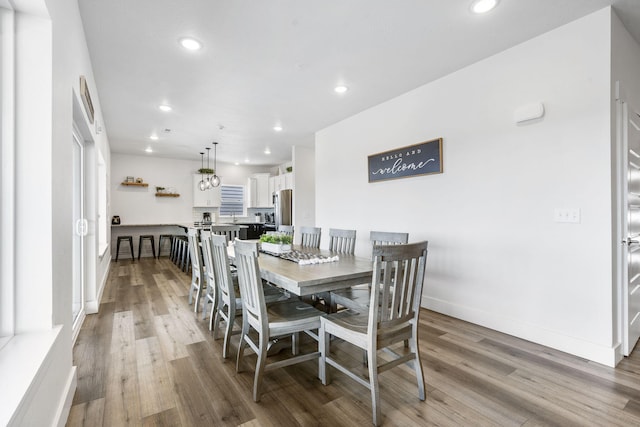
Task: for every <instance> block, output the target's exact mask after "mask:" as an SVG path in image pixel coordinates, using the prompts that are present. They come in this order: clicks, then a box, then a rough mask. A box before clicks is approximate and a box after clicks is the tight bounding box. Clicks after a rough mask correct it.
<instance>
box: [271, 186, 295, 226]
mask: <svg viewBox="0 0 640 427" xmlns="http://www.w3.org/2000/svg"><path fill="white" fill-rule="evenodd" d="M273 211H274V214H275V218H274V219H275V221H274V222H275V224H276V230H277V229H278V227H279V226H280V225H293V190H280V191H276V192H275V193H273Z"/></svg>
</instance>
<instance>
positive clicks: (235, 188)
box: [220, 185, 244, 216]
mask: <svg viewBox="0 0 640 427" xmlns="http://www.w3.org/2000/svg"><path fill="white" fill-rule="evenodd" d="M233 215H244V186H243V185H222V186H220V216H233Z"/></svg>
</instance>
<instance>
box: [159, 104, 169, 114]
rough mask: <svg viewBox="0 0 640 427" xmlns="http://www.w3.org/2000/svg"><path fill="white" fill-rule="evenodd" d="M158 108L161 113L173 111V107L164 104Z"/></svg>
mask: <svg viewBox="0 0 640 427" xmlns="http://www.w3.org/2000/svg"><path fill="white" fill-rule="evenodd" d="M158 108H159V109H160V110H161V111H164V112H169V111H171V107H170V106H168V105H167V104H162V105H160V106H159V107H158Z"/></svg>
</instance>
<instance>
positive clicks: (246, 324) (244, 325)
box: [216, 315, 249, 372]
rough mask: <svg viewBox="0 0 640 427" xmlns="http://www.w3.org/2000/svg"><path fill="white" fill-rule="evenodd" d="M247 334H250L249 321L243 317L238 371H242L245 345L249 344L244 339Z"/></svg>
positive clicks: (237, 360)
mask: <svg viewBox="0 0 640 427" xmlns="http://www.w3.org/2000/svg"><path fill="white" fill-rule="evenodd" d="M216 316H217V315H216ZM247 335H249V322H248V321H247V320H246V319H244V318H243V319H242V333H241V334H240V344H238V355H237V356H236V372H242V370H241V369H240V367H241V364H242V358H243V357H244V347H245V346H246V345H247V343H246V342H245V341H244V340H245V337H246V336H247Z"/></svg>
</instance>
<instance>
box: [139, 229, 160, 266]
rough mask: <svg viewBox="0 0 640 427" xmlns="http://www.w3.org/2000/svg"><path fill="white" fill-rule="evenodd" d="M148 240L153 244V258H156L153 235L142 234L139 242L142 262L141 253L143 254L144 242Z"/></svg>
mask: <svg viewBox="0 0 640 427" xmlns="http://www.w3.org/2000/svg"><path fill="white" fill-rule="evenodd" d="M145 240H148V241H150V242H151V252H152V253H153V258H155V257H156V242H155V239H154V237H153V235H151V234H141V235H140V239H139V240H138V260H140V252H142V242H143V241H145Z"/></svg>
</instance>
